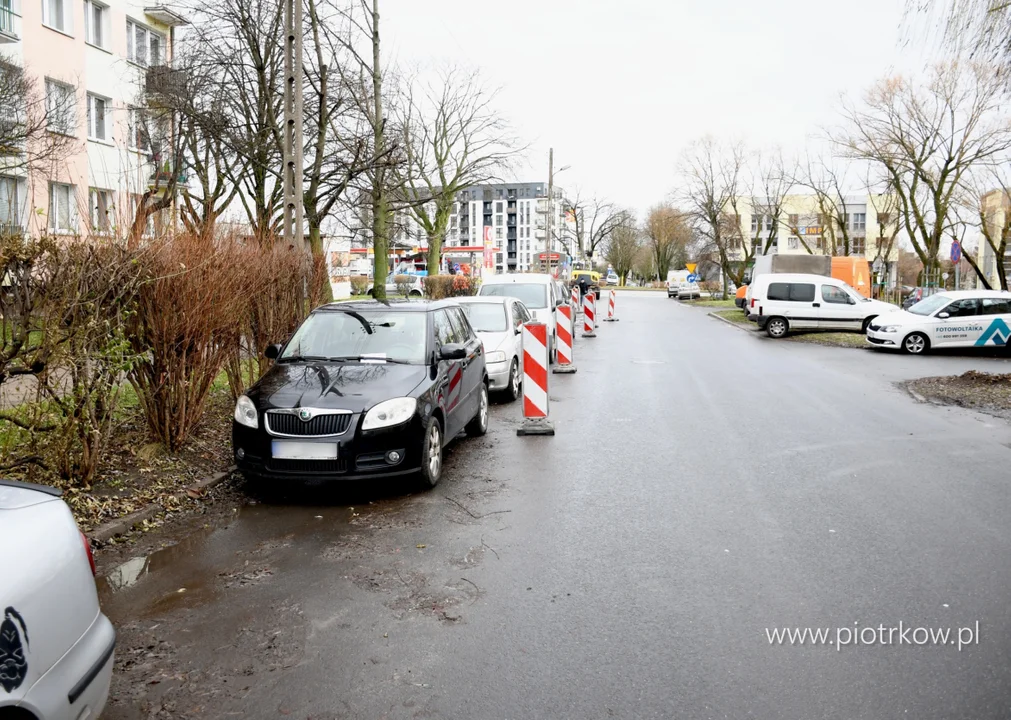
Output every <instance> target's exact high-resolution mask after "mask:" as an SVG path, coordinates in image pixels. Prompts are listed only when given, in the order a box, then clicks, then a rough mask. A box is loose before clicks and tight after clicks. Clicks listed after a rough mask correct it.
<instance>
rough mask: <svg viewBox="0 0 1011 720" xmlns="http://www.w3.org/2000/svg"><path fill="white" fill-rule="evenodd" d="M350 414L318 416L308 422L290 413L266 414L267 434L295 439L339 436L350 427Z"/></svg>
mask: <svg viewBox="0 0 1011 720" xmlns="http://www.w3.org/2000/svg"><path fill="white" fill-rule="evenodd" d="M352 417H353V416H352V415H351V414H350V413H341V414H339V415H338V414H333V413H327V414H320V415H316V416H315V417H313V418H312V419H310V420H300V419H299V417H298V415H292V414H290V413H279V412H270V411H268V412H267V416H266V420H267V432H269V433H270V434H271V435H293V436H295V437H321V436H325V435H341V434H343V433H345V432H347V429H348V428H349V427H351V418H352Z"/></svg>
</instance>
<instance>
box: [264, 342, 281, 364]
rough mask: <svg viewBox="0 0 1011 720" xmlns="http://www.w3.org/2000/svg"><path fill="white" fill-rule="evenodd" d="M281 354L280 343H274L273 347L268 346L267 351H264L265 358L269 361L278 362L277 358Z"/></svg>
mask: <svg viewBox="0 0 1011 720" xmlns="http://www.w3.org/2000/svg"><path fill="white" fill-rule="evenodd" d="M280 354H281V345H280V343H274V344H273V345H268V346H267V349H266V350H264V351H263V355H264V357H266V358H267V359H268V360H277V356H278V355H280Z"/></svg>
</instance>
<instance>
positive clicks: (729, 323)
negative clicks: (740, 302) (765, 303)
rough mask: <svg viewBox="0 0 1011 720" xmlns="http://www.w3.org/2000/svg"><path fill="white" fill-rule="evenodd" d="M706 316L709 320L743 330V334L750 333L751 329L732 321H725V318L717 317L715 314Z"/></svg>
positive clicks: (709, 313)
mask: <svg viewBox="0 0 1011 720" xmlns="http://www.w3.org/2000/svg"><path fill="white" fill-rule="evenodd" d="M706 315H708V316H709V317H711V318H716V319H717V320H719V321H720V322H722V323H726V324H727V325H730V326H731V327H735V328H737V329H738V330H743V331H744V332H752V329H751V328H750V327H748V326H747V325H741V324H740V323H735V322H734V321H733V320H727V319H726V318H725V317H722V316H720V315H717V314H716V313H715V312H707V313H706Z"/></svg>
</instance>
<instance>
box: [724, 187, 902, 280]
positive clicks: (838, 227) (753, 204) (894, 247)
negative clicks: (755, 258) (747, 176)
mask: <svg viewBox="0 0 1011 720" xmlns="http://www.w3.org/2000/svg"><path fill="white" fill-rule="evenodd" d="M893 204H894V203H893V202H892V199H891V198H889V197H888V196H884V195H855V196H846V197H843V198H839V199H836V200H828V199H825V198H822V199H821V200H820V201H819V198H818V197H817V196H816V195H813V194H812V195H799V194H798V195H787V196H785V197H784V198H783V199H782V201H781V202H780V203H779V206H780V207H779V212H778V217H777V213H776V212H774V211H773V210H770V208H771V207H774V206H775V203H771V202H769V201H767V200H763V199H762V198H740V199H738V202H737V209H738V212H739V214H740V230H741V239H742V242H743V243H747V244H748V245H749V254H751V255H762V254H765V253H766V252H768V253H784V254H785V253H815V254H823V255H851V256H856V257H866V258H867V260H868V261H869V262H870V263H871V266H872V268H873V270H874V276H875V281H876V282H878V283H880V284H883V285H886V286H894V284H895V281H896V276H897V263H898V258H899V242H898V232H897V229H898V219H899V218H898V214H897V213H896V212H895V210H894V208H893V207H892V205H893ZM844 228H845V231H844ZM774 230H775V232H773V231H774ZM773 235H774V236H775V237H774V239H772V241H771V243H770V238H772V236H773ZM847 239H848V247H847V242H846V240H847ZM766 246H768V247H766ZM737 253H738V256H739V257H740V258H741V259H743V257H744V249H743V248H737Z"/></svg>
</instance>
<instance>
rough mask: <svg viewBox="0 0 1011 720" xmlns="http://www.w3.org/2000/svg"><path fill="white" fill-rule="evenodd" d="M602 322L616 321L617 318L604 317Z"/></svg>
mask: <svg viewBox="0 0 1011 720" xmlns="http://www.w3.org/2000/svg"><path fill="white" fill-rule="evenodd" d="M604 322H618V318H604Z"/></svg>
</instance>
